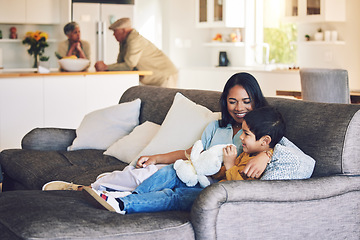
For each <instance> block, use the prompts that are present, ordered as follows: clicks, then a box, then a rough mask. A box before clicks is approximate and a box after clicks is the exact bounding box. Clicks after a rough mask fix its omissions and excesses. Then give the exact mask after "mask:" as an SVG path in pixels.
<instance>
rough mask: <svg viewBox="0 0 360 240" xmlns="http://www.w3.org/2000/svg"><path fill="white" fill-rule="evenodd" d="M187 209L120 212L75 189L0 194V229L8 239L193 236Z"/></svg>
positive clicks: (168, 237)
mask: <svg viewBox="0 0 360 240" xmlns="http://www.w3.org/2000/svg"><path fill="white" fill-rule="evenodd" d="M189 219H190V214H189V213H188V212H177V211H171V212H158V213H151V214H150V213H141V214H128V215H121V214H118V213H114V212H109V211H106V210H101V209H96V208H94V207H93V206H92V205H90V204H89V203H88V202H87V201H86V200H85V198H84V197H83V194H82V193H81V192H77V191H38V190H36V191H34V190H31V191H26V190H25V191H10V192H3V193H0V232H1V233H2V236H4V235H8V236H9V239H173V238H176V239H194V232H193V228H192V225H191V223H190V220H189Z"/></svg>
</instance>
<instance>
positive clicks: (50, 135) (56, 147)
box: [21, 128, 76, 151]
mask: <svg viewBox="0 0 360 240" xmlns="http://www.w3.org/2000/svg"><path fill="white" fill-rule="evenodd" d="M75 137H76V131H75V129H62V128H35V129H33V130H31V131H30V132H28V133H27V134H26V135H25V136H24V137H23V139H22V140H21V147H22V148H23V149H31V150H43V151H66V150H67V147H68V146H70V145H71V144H72V142H73V140H74V139H75Z"/></svg>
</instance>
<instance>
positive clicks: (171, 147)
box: [131, 93, 220, 166]
mask: <svg viewBox="0 0 360 240" xmlns="http://www.w3.org/2000/svg"><path fill="white" fill-rule="evenodd" d="M219 118H220V113H213V112H212V111H210V110H209V109H207V108H206V107H204V106H201V105H199V104H196V103H194V102H193V101H191V100H189V99H188V98H186V97H185V96H184V95H182V94H181V93H176V95H175V98H174V101H173V104H172V106H171V108H170V109H169V112H168V113H167V115H166V117H165V119H164V121H163V123H162V124H161V127H160V129H159V131H158V132H157V134H156V135H155V136H154V138H153V139H152V140H151V142H150V143H149V144H148V145H147V146H146V147H145V148H144V149H143V150H142V151H141V152H140V153H139V154H138V156H136V158H134V159H133V161H132V162H131V165H133V166H135V165H136V162H137V160H138V158H139V157H140V156H146V155H154V154H162V153H167V152H172V151H176V150H181V149H184V150H185V149H188V148H190V147H191V146H192V145H193V144H194V143H195V142H196V141H197V140H199V139H200V138H201V134H202V132H203V131H204V129H205V127H206V126H207V125H208V124H209V123H210V122H212V121H215V120H218V119H219Z"/></svg>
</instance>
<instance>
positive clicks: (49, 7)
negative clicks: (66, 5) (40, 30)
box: [26, 0, 60, 24]
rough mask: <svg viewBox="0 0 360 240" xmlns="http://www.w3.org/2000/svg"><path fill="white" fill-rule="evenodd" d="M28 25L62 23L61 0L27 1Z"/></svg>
mask: <svg viewBox="0 0 360 240" xmlns="http://www.w3.org/2000/svg"><path fill="white" fill-rule="evenodd" d="M26 23H27V24H29V23H37V24H58V23H60V0H45V1H44V0H26Z"/></svg>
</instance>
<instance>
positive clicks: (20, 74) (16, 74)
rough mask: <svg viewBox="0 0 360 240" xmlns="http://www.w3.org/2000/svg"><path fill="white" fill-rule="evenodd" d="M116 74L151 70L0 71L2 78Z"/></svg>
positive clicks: (145, 72) (147, 72)
mask: <svg viewBox="0 0 360 240" xmlns="http://www.w3.org/2000/svg"><path fill="white" fill-rule="evenodd" d="M115 74H122V75H123V74H136V75H139V76H145V75H151V74H152V72H151V71H104V72H92V71H90V72H59V71H56V72H50V73H36V72H31V71H29V72H7V71H3V72H0V78H9V77H38V76H68V75H82V76H86V75H115Z"/></svg>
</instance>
